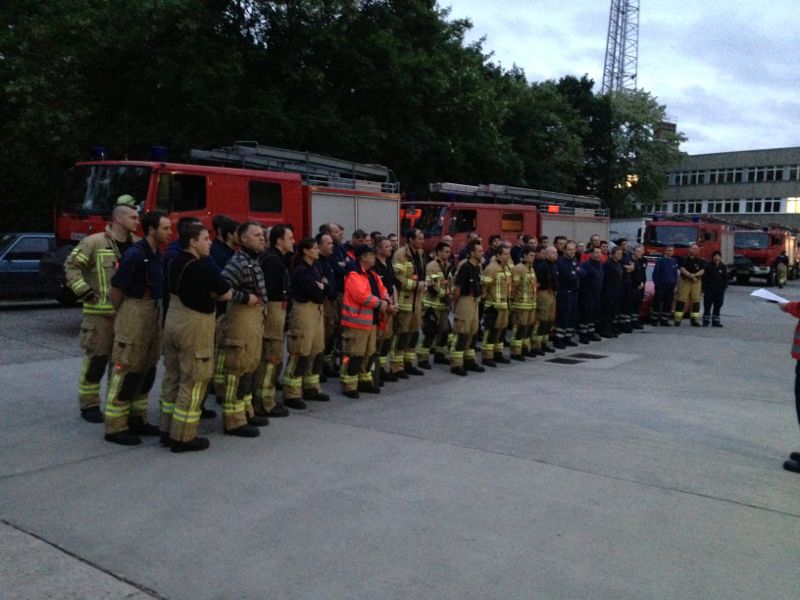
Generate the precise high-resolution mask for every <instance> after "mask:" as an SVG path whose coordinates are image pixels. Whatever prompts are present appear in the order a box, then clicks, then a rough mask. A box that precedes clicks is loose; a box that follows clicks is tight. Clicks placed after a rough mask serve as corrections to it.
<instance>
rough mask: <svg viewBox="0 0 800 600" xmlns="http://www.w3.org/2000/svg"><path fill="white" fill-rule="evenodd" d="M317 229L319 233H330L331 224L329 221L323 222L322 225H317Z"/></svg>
mask: <svg viewBox="0 0 800 600" xmlns="http://www.w3.org/2000/svg"><path fill="white" fill-rule="evenodd" d="M317 231H319V232H320V233H330V232H331V224H330V223H323V224H322V225H320V226H319V229H318V230H317Z"/></svg>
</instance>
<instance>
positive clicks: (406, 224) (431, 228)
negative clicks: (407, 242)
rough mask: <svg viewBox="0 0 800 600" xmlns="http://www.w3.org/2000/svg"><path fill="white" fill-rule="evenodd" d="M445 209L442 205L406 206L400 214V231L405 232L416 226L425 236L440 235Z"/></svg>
mask: <svg viewBox="0 0 800 600" xmlns="http://www.w3.org/2000/svg"><path fill="white" fill-rule="evenodd" d="M445 210H446V209H445V207H444V206H406V207H404V208H403V209H402V213H401V215H400V216H401V220H400V231H401V232H403V233H405V232H406V231H408V230H409V229H411V228H412V227H416V228H417V229H421V230H422V232H423V233H424V234H425V237H430V236H433V235H442V228H443V227H444V213H445Z"/></svg>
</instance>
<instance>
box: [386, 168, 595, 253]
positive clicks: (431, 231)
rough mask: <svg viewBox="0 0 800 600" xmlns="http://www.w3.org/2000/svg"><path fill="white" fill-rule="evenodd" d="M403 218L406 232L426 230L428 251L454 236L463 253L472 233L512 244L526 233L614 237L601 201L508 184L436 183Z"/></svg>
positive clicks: (408, 206) (409, 203) (408, 207)
mask: <svg viewBox="0 0 800 600" xmlns="http://www.w3.org/2000/svg"><path fill="white" fill-rule="evenodd" d="M400 216H401V224H400V227H401V230H402V231H407V230H408V229H409V228H411V227H417V228H419V229H422V231H423V232H424V233H425V237H426V249H427V250H431V249H432V248H433V246H435V245H436V243H437V242H439V241H440V240H441V239H442V236H444V235H451V236H452V237H453V250H454V251H456V252H458V251H459V249H460V248H461V247H462V246H463V245H464V244H466V242H467V237H468V235H469V233H470V232H472V231H475V232H477V233H478V235H479V236H480V237H481V238H482V239H483V240H488V238H489V236H490V235H492V234H499V235H500V236H501V237H502V238H503V239H504V240H505V241H507V242H510V243H512V244H513V243H514V242H516V238H517V235H518V234H520V233H527V234H530V235H535V236H537V237H539V238H540V237H541V236H543V235H546V236H548V237H549V238H550V240H551V241H552V240H553V238H554V237H555V236H557V235H565V236H567V238H570V239H573V240H577V241H588V240H589V238H590V237H591V236H592V235H593V234H595V233H596V234H598V235H600V236H601V237H602V238H603V239H607V238H608V223H609V219H608V210H607V209H603V208H601V206H600V199H599V198H597V197H595V196H574V195H570V194H561V193H557V192H546V191H542V190H533V189H527V188H518V187H512V186H506V185H496V184H490V185H480V186H476V185H464V184H458V183H432V184H430V196H429V198H428V199H426V200H424V201H419V202H418V201H410V200H405V201H404V202H403V203H402V209H401V215H400Z"/></svg>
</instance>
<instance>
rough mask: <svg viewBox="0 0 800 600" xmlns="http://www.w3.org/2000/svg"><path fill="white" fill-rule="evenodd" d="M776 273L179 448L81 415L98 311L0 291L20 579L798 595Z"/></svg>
mask: <svg viewBox="0 0 800 600" xmlns="http://www.w3.org/2000/svg"><path fill="white" fill-rule="evenodd" d="M753 289H755V288H753V287H738V286H734V287H732V288H729V290H728V294H727V298H726V304H725V306H724V308H723V323H724V325H725V327H724V328H723V329H713V328H708V329H705V328H703V329H697V328H691V327H688V323H687V324H684V326H682V327H680V328H678V329H675V328H669V329H668V328H652V327H648V328H647V329H646V330H645V331H643V332H637V333H634V334H631V335H624V336H622V337H620V338H617V339H615V340H606V341H603V342H600V343H596V344H591V345H590V346H588V347H583V346H582V347H579V348H573V349H570V350H567V351H563V352H559V353H558V355H551V356H558V357H569V356H570V355H574V354H575V353H578V352H588V353H591V354H594V355H598V356H600V357H601V358H594V359H583V362H580V363H578V364H574V365H563V364H556V363H552V362H546V361H545V360H543V359H542V358H537V359H535V360H532V361H530V360H529V361H527V362H526V363H524V364H513V365H510V366H501V367H499V368H498V369H492V370H490V371H488V372H487V373H485V374H482V375H474V374H470V376H469V377H466V378H460V377H453V376H451V375H450V374H449V373H448V372H447V371H446V370H445V368H441V367H440V368H438V369H434V370H433V371H432V372H429V373H426V375H425V377H421V378H414V379H411V380H408V381H401V382H400V383H396V384H387V385H388V387H387V388H384V390H385V391H384V393H382V394H381V395H379V396H366V395H365V396H362V399H360V400H348V399H346V398H344V397H343V396H341V394H339V393H338V389H337V387H336V386H335V385H332V384H330V383H329V384H326V389H327V391H332V392H334V393H333V399H332V401H331V402H330V403H324V404H322V403H317V404H313V405H312V406H311V408H310V410H308V411H305V412H304V413H299V412H293V413H292V415H291V416H290V417H289V418H288V419H281V420H277V419H276V420H273V421H272V422H271V423H270V425H269V427H267V428H266V429H265V430H263V433H262V436H261V437H260V438H258V439H255V440H243V439H237V438H230V437H226V436H223V435H221V424H220V423H219V420H218V421H216V422H206V423H204V424H203V427H204V429H205V430H207V431H210V433H209V437H210V439H211V448H210V449H209V450H208V451H206V452H202V453H194V454H181V455H176V454H172V453H170V452H168V451H166V450H165V449H163V448H160V447H159V446H158V443H157V441H156V440H153V439H148V440H147V441H146V443H145V444H144V445H143V446H140V447H137V448H122V447H119V446H115V445H112V444H109V443H106V442H104V441H103V439H102V426H101V425H92V424H89V423H85V422H83V421H82V420H81V419H80V418H79V416H78V408H77V400H76V397H75V394H76V392H75V388H76V377H77V373H78V368H79V364H80V351H79V350H78V348H77V332H78V325H79V323H80V311H79V310H78V309H63V308H60V307H56V306H52V307H50V306H44V305H42V306H35V305H31V304H27V305H25V306H23V307H8V306H4V307H0V407H2V410H3V412H2V415H3V418H2V421H0V433H1V434H2V435H0V520H2V524H0V597H2V598H4V599H6V598H37V599H38V598H43V597H48V598H136V599H139V598H147V597H161V598H170V599H178V598H192V599H205V598H209V599H210V598H225V599H229V598H243V599H244V598H253V599H257V598H258V599H260V598H280V599H284V598H290V599H294V598H297V599H301V598H302V599H305V598H311V599H323V598H331V599H338V598H347V599H350V598H353V599H356V598H359V599H360V598H364V599H376V598H380V599H384V598H387V599H388V598H409V599H418V598H424V599H434V598H436V599H438V598H442V599H450V598H458V599H462V598H464V599H471V598H476V599H477V598H520V599H523V598H524V599H529V598H548V599H549V598H609V599H611V598H613V599H619V598H637V599H638V598H654V599H655V598H659V599H660V598H748V599H751V598H792V599H794V598H797V597H798V596H800V585H799V584H798V576H797V571H796V566H797V564H798V558H800V535H799V534H800V493H798V492H799V491H800V476H798V475H795V474H792V473H788V472H785V471H783V470H782V468H781V464H782V462H783V460H784V459H785V457H786V455H788V453H789V451H791V450H796V449H799V448H800V430H799V429H798V424H797V420H796V417H795V412H794V399H793V378H794V373H793V370H794V361H793V360H792V359H791V357H790V356H789V349H790V345H791V339H792V331H793V329H794V325H795V320H794V319H793V318H791V317H789V316H788V315H785V314H784V313H781V312H780V311H779V310H778V308H777V306H776V305H774V304H768V303H765V302H763V301H756V300H753V299H751V298H750V297H749V296H748V294H749V293H750V292H751V291H752V290H753ZM775 291H776V292H778V293H783V294H784V295H786V296H787V297H789V298H790V299H791V298H800V282H791V283H790V285H789V287H788V288H787V289H784V290H782V291H779V290H775ZM151 396H152V398H151V400H152V402H151V409H150V416H151V419H152V420H153V421H154V422H155V419H156V416H157V402H156V400H157V393H155V392H154V393H153V394H151ZM212 404H213V402H212Z"/></svg>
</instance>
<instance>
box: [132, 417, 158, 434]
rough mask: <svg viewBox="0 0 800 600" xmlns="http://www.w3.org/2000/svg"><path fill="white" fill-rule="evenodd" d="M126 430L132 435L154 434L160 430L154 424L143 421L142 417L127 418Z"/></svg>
mask: <svg viewBox="0 0 800 600" xmlns="http://www.w3.org/2000/svg"><path fill="white" fill-rule="evenodd" d="M128 430H129V431H130V432H131V433H132V434H133V435H143V436H156V435H161V431H160V430H159V429H158V427H156V426H155V425H151V424H150V423H147V422H145V420H144V417H131V418H130V419H128Z"/></svg>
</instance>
